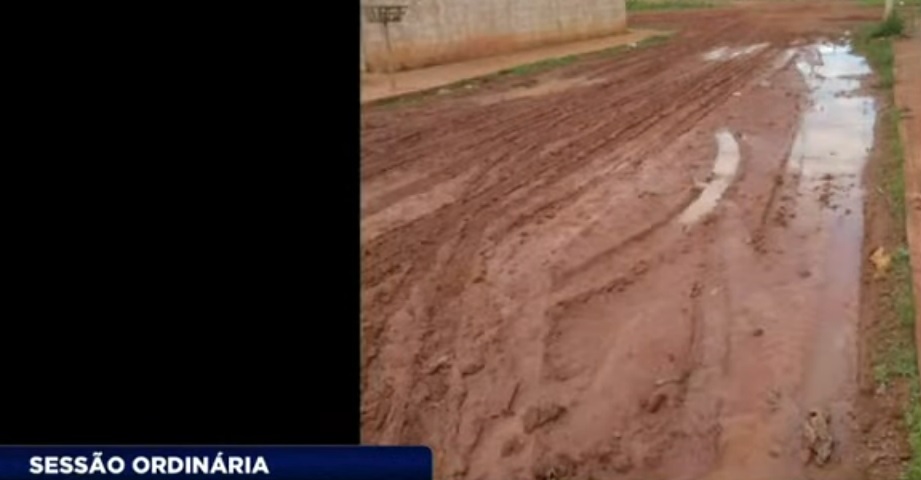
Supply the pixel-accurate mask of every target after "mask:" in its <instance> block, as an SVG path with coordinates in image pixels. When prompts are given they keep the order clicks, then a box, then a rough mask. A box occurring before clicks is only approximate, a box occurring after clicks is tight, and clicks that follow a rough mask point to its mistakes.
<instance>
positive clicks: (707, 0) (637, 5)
mask: <svg viewBox="0 0 921 480" xmlns="http://www.w3.org/2000/svg"><path fill="white" fill-rule="evenodd" d="M919 1H921V0H919ZM720 3H721V2H717V1H714V0H627V11H629V12H638V11H643V10H687V9H692V8H712V7H716V6H718V5H720Z"/></svg>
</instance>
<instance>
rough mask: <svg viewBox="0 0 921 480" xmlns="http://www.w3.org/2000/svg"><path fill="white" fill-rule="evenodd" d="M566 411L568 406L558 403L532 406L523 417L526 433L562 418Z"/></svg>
mask: <svg viewBox="0 0 921 480" xmlns="http://www.w3.org/2000/svg"><path fill="white" fill-rule="evenodd" d="M564 413H566V408H565V407H563V406H561V405H557V404H548V405H541V406H536V407H535V406H531V407H528V410H527V411H526V412H525V414H524V417H522V423H523V424H524V431H525V433H531V432H533V431H534V430H537V429H538V428H540V427H542V426H544V425H546V424H548V423H550V422H552V421H554V420H556V419H558V418H560V417H561V416H563V414H564Z"/></svg>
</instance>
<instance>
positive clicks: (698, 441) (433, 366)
mask: <svg viewBox="0 0 921 480" xmlns="http://www.w3.org/2000/svg"><path fill="white" fill-rule="evenodd" d="M877 18H878V12H877V11H876V10H872V9H871V10H866V9H861V8H858V7H855V6H852V4H850V3H831V4H809V5H804V4H778V5H774V6H764V5H761V6H759V5H751V6H746V7H745V8H741V9H726V10H709V11H698V12H679V13H656V14H643V15H634V16H633V17H632V19H631V22H632V24H633V26H638V27H648V28H660V29H675V30H678V31H679V33H678V34H677V37H676V38H673V39H672V41H670V42H668V43H666V44H664V45H659V46H654V47H650V48H648V49H643V50H638V51H633V52H630V53H627V54H625V55H623V56H621V57H618V58H616V59H605V58H599V59H595V60H591V61H586V62H580V63H579V64H576V65H571V66H569V67H566V68H564V69H561V70H558V71H553V72H549V73H546V74H542V75H540V76H537V77H535V78H531V79H526V80H522V79H514V78H511V79H506V80H502V81H498V82H495V83H493V84H490V85H488V86H486V87H484V88H482V89H477V90H475V91H472V92H468V93H465V94H463V95H450V96H443V97H436V98H433V99H430V100H428V101H424V102H422V103H419V104H415V105H412V106H408V107H401V108H393V107H389V108H385V107H375V108H366V109H364V110H363V112H362V172H361V176H362V212H361V214H362V250H363V251H362V255H363V262H362V289H363V293H362V309H363V324H362V352H363V363H362V366H363V369H362V392H363V401H362V404H363V408H362V425H363V430H362V437H363V442H365V443H373V444H378V443H383V444H394V443H402V444H426V445H429V446H431V447H432V448H433V450H434V452H435V455H436V464H437V467H436V478H439V479H453V478H458V479H459V478H463V479H473V480H479V479H525V478H536V479H562V478H623V479H637V480H638V479H644V480H654V479H671V480H681V479H687V480H690V479H739V478H745V479H748V480H759V479H765V480H768V479H770V480H776V479H779V478H807V477H808V478H815V479H831V478H834V479H840V480H849V479H858V478H865V477H864V473H865V463H866V462H867V461H869V460H867V459H866V458H865V456H864V455H862V454H861V453H862V452H861V438H860V436H861V431H862V430H861V426H860V425H859V422H858V418H859V416H858V415H857V413H856V412H855V411H854V409H855V403H854V399H855V398H856V397H857V396H858V394H859V393H858V390H859V384H858V376H859V373H858V370H859V367H858V365H857V364H858V350H859V348H860V346H859V342H858V337H859V334H860V331H859V330H860V322H859V317H860V305H859V303H860V302H859V298H860V294H861V278H860V276H861V264H862V253H861V252H862V249H863V248H864V246H863V244H862V238H863V215H862V214H863V208H862V203H863V196H862V189H861V186H862V181H861V172H862V168H863V167H862V165H863V164H862V162H863V161H864V160H865V157H866V156H867V152H868V151H869V150H870V146H871V145H872V142H873V129H874V128H873V123H872V119H873V118H875V110H874V108H875V107H874V102H873V99H872V98H871V97H865V96H862V94H861V90H860V89H852V88H851V87H850V86H849V85H851V84H852V83H855V82H856V84H857V85H858V86H859V84H860V80H859V78H858V77H859V74H860V71H861V70H860V68H858V67H860V65H859V64H857V63H855V62H854V60H853V59H852V58H851V57H849V56H847V54H846V52H844V51H843V50H842V49H841V48H840V47H835V46H834V45H832V44H824V46H823V45H820V44H818V43H817V42H820V41H821V40H823V39H837V38H839V37H840V36H841V35H843V34H844V32H845V31H846V30H847V29H849V28H852V27H853V25H854V24H855V23H860V22H864V21H867V20H875V19H877ZM548 84H550V85H554V86H553V87H552V88H551V87H546V85H548ZM561 84H562V85H565V88H561V87H560V85H561ZM541 86H544V87H541ZM540 88H542V90H541V91H540V93H539V94H535V93H534V92H533V91H532V93H531V94H519V93H515V92H520V91H521V90H528V89H540ZM868 119H869V123H868Z"/></svg>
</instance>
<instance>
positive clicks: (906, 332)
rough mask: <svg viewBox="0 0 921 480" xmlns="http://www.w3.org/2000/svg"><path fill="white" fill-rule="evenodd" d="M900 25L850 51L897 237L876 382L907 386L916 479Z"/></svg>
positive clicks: (877, 29)
mask: <svg viewBox="0 0 921 480" xmlns="http://www.w3.org/2000/svg"><path fill="white" fill-rule="evenodd" d="M902 27H903V24H902V22H901V20H900V19H899V17H898V16H897V15H896V16H895V17H894V20H893V19H890V20H889V21H886V22H881V23H879V24H876V25H869V26H866V27H865V28H863V29H861V31H860V32H858V35H857V36H856V37H855V39H854V46H855V48H856V49H857V50H858V51H859V52H861V53H862V54H863V55H864V56H865V57H866V58H867V61H868V62H869V63H870V65H871V67H873V69H874V70H875V71H876V72H877V74H878V75H879V77H880V83H879V85H878V87H879V88H880V89H882V90H883V92H884V96H885V101H886V104H885V107H884V108H885V110H884V111H885V113H884V114H883V115H881V116H880V121H881V122H883V124H882V128H883V131H884V132H885V139H886V142H887V147H886V148H887V151H886V154H885V161H884V165H882V172H883V174H882V179H881V181H882V183H883V185H881V187H882V188H883V190H884V192H885V193H886V199H887V203H888V205H889V211H890V214H891V216H892V220H893V225H896V226H897V227H898V228H899V231H898V232H897V234H898V235H897V242H898V247H897V248H896V249H895V250H894V253H893V255H892V266H891V270H890V274H889V278H888V279H887V283H886V286H887V292H886V294H885V300H884V301H885V303H886V316H887V317H888V318H884V319H882V320H883V324H884V325H886V326H887V327H888V328H886V329H885V330H884V331H883V333H882V334H881V338H880V340H879V342H878V344H877V345H876V349H877V351H876V352H874V362H875V363H874V369H873V371H874V376H875V377H876V381H877V382H878V383H879V384H881V385H883V386H888V385H890V384H892V383H893V382H896V381H900V382H907V385H908V391H909V394H908V399H907V403H906V405H905V422H906V426H907V428H908V432H909V433H908V437H909V438H908V441H909V444H910V445H911V449H912V452H914V455H913V456H912V459H911V461H910V463H909V464H908V466H907V467H906V469H905V471H904V472H903V475H902V478H903V479H905V480H921V383H919V382H921V380H919V372H918V367H917V363H916V358H917V357H916V356H917V355H918V352H917V346H916V345H915V344H914V328H915V326H914V320H915V308H916V306H915V304H914V295H913V293H912V278H911V265H910V258H909V254H908V248H907V247H906V243H907V239H906V235H905V233H906V232H905V225H906V206H905V169H904V163H905V155H904V149H903V146H902V140H901V137H900V135H899V122H900V120H901V111H900V110H899V109H898V108H896V107H895V100H894V96H893V91H892V87H893V85H894V84H895V73H894V63H895V55H894V52H893V48H892V37H894V36H898V35H901V34H902V33H903V32H902Z"/></svg>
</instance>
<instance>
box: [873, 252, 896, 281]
mask: <svg viewBox="0 0 921 480" xmlns="http://www.w3.org/2000/svg"><path fill="white" fill-rule="evenodd" d="M870 261H871V262H873V266H874V267H876V273H875V274H874V276H875V277H876V278H880V277H882V276H883V275H885V274H886V272H887V271H888V270H889V267H890V266H891V265H892V255H889V254H888V253H886V250H885V249H884V248H883V247H879V248H877V249H876V250H874V251H873V254H872V255H870Z"/></svg>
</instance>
